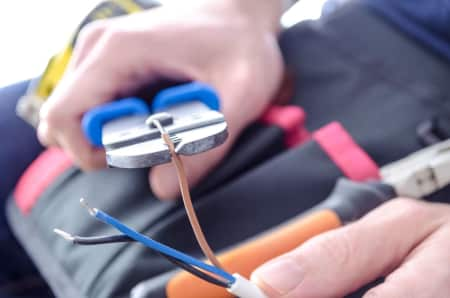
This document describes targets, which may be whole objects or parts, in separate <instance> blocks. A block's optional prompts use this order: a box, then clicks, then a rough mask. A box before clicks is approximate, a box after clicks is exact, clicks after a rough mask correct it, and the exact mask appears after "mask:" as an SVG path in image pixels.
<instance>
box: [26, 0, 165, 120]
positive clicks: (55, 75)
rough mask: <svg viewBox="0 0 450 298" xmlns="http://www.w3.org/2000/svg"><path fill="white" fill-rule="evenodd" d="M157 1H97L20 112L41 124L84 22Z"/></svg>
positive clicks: (34, 84)
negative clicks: (44, 108)
mask: <svg viewBox="0 0 450 298" xmlns="http://www.w3.org/2000/svg"><path fill="white" fill-rule="evenodd" d="M158 5H159V3H158V2H156V1H153V0H147V1H145V0H110V1H104V2H101V3H100V4H98V5H97V6H96V7H95V8H94V9H93V10H92V11H91V12H90V13H89V14H88V15H87V16H86V17H85V18H84V20H83V21H82V22H81V23H80V25H79V26H78V28H77V30H76V31H75V34H74V35H73V37H72V38H71V40H70V42H69V43H68V45H67V46H66V47H65V48H64V49H63V50H62V51H61V52H60V53H58V54H56V55H55V56H53V57H52V58H51V59H50V61H49V62H48V64H47V67H46V68H45V71H44V73H43V74H42V75H41V77H40V78H39V79H36V80H34V81H33V82H32V83H31V84H30V87H29V89H28V91H27V93H26V95H25V96H23V97H22V98H21V99H20V100H19V102H18V104H17V114H18V115H19V116H20V117H21V118H23V119H24V120H25V121H27V122H28V123H30V124H31V125H33V126H36V125H37V124H38V121H39V110H40V108H41V106H42V104H43V103H44V101H45V100H46V99H47V97H49V96H50V94H51V93H52V91H53V89H54V88H55V86H56V85H57V84H58V82H59V80H60V79H61V78H62V76H63V75H64V72H65V70H66V67H67V65H68V63H69V61H70V58H71V56H72V50H73V48H74V46H75V44H76V41H77V37H78V34H79V33H80V31H81V29H83V27H84V26H86V25H87V24H89V23H91V22H93V21H95V20H100V19H108V18H113V17H117V16H122V15H127V14H131V13H135V12H139V11H143V10H146V9H150V8H153V7H155V6H158Z"/></svg>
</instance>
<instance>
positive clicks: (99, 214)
mask: <svg viewBox="0 0 450 298" xmlns="http://www.w3.org/2000/svg"><path fill="white" fill-rule="evenodd" d="M95 217H96V218H97V219H99V220H101V221H103V222H104V223H106V224H109V225H111V226H113V227H115V228H116V229H117V230H119V231H121V232H122V233H124V234H126V235H128V236H129V237H130V238H133V239H134V240H136V241H138V242H141V243H142V244H144V245H145V246H148V247H150V248H152V249H154V250H156V251H159V252H161V253H163V254H166V255H169V256H171V257H173V258H175V259H177V260H179V261H181V262H184V263H187V264H190V265H193V266H195V267H198V268H200V269H203V270H205V271H208V272H210V273H213V274H215V275H217V276H220V277H222V278H224V279H225V280H227V281H229V282H230V284H233V283H234V282H235V281H236V278H235V277H234V276H233V275H231V274H229V273H228V272H225V271H223V270H222V269H220V268H217V267H215V266H211V265H209V264H206V263H203V262H201V261H199V260H197V259H195V258H193V257H191V256H189V255H187V254H184V253H182V252H180V251H178V250H176V249H173V248H171V247H169V246H166V245H164V244H162V243H159V242H157V241H155V240H153V239H151V238H149V237H147V236H145V235H142V234H140V233H138V232H136V231H134V230H133V229H131V228H129V227H127V226H126V225H124V224H123V223H121V222H120V221H119V220H117V219H115V218H114V217H112V216H110V215H108V214H107V213H105V212H103V211H101V210H98V209H96V212H95Z"/></svg>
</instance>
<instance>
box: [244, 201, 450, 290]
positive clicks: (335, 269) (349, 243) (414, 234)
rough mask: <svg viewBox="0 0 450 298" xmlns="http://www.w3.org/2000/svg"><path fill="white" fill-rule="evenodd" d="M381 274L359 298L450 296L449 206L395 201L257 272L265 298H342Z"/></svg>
mask: <svg viewBox="0 0 450 298" xmlns="http://www.w3.org/2000/svg"><path fill="white" fill-rule="evenodd" d="M378 277H386V279H385V281H384V282H383V283H382V284H380V285H378V286H376V287H374V288H373V289H371V290H369V291H368V292H367V293H366V294H365V296H364V298H369V297H370V298H375V297H383V298H400V297H408V298H414V297H417V298H419V297H420V298H427V297H430V298H432V297H449V296H450V206H448V205H446V204H437V203H425V202H420V201H415V200H410V199H396V200H394V201H391V202H389V203H386V204H384V205H382V206H381V207H379V208H378V209H376V210H374V211H372V212H371V213H369V214H368V215H366V216H365V217H363V218H362V219H361V220H359V221H357V222H355V223H352V224H350V225H348V226H345V227H343V228H340V229H337V230H334V231H330V232H327V233H325V234H322V235H319V236H317V237H315V238H313V239H311V240H310V241H308V242H306V243H305V244H304V245H302V246H300V247H299V248H297V249H295V250H293V251H291V252H289V253H287V254H285V255H282V256H280V257H278V258H276V259H274V260H272V261H270V262H268V263H266V264H264V265H263V266H262V267H260V268H258V269H257V270H256V271H255V272H254V273H253V275H252V280H253V281H254V282H256V283H258V284H259V285H260V286H261V288H262V289H264V290H265V291H266V292H267V293H268V295H269V297H298V298H310V297H321V298H323V297H343V296H345V295H347V294H350V293H352V292H353V291H355V290H357V289H359V288H360V287H362V286H364V285H366V284H368V283H369V282H371V281H374V280H375V279H377V278H378Z"/></svg>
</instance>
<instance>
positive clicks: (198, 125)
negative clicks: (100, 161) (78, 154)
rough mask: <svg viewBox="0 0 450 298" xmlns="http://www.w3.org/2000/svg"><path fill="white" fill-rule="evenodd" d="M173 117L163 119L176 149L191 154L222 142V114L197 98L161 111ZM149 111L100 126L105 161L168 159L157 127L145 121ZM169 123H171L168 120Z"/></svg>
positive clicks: (126, 163)
mask: <svg viewBox="0 0 450 298" xmlns="http://www.w3.org/2000/svg"><path fill="white" fill-rule="evenodd" d="M164 114H165V115H164V117H165V118H164V119H167V115H169V116H171V117H172V121H168V122H163V125H164V123H165V124H166V125H164V129H165V130H166V131H167V132H168V133H169V135H170V137H171V139H172V141H173V143H174V145H175V151H176V152H177V153H178V154H181V155H194V154H198V153H201V152H205V151H208V150H210V149H212V148H215V147H217V146H219V145H221V144H222V143H224V142H225V140H226V138H227V136H228V132H227V124H226V122H225V119H224V116H223V115H222V114H221V113H220V112H217V111H214V110H211V109H209V108H208V107H206V106H205V105H204V104H202V103H200V102H195V101H193V102H188V103H184V104H180V105H176V106H173V107H171V108H169V109H167V110H165V111H164ZM149 116H150V115H139V116H129V117H123V118H120V119H117V120H114V121H111V122H108V123H107V124H105V125H104V126H103V130H102V143H103V145H104V147H105V150H106V159H107V162H108V165H109V166H111V167H118V168H146V167H152V166H155V165H159V164H163V163H167V162H170V160H171V155H170V151H169V149H168V147H167V145H166V144H165V142H164V141H163V139H162V138H161V133H160V131H159V130H158V129H157V128H156V127H154V126H152V125H151V123H146V120H147V118H148V117H149ZM167 123H170V124H167Z"/></svg>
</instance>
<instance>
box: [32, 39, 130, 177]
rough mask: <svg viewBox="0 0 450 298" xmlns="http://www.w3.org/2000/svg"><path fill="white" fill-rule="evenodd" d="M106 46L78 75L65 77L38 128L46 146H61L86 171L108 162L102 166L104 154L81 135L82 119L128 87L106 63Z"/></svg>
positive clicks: (84, 64) (43, 112) (45, 108)
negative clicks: (118, 91) (88, 112)
mask: <svg viewBox="0 0 450 298" xmlns="http://www.w3.org/2000/svg"><path fill="white" fill-rule="evenodd" d="M104 43H105V41H103V43H102V42H99V43H98V44H97V45H96V46H95V48H94V50H93V51H92V52H91V53H90V55H89V56H88V57H87V58H86V59H85V60H84V61H83V63H81V64H80V66H79V67H78V68H77V69H76V70H75V71H73V72H71V73H68V74H66V75H65V76H64V78H63V79H62V81H61V82H60V84H59V85H58V87H57V88H56V89H55V90H54V92H53V94H52V95H51V97H50V98H49V99H48V101H47V102H46V104H45V105H44V108H43V110H42V113H41V124H40V125H39V128H38V136H39V138H40V140H41V142H42V143H44V144H46V145H53V144H59V145H60V146H61V147H62V148H63V149H64V150H65V151H66V152H67V153H69V155H70V156H71V157H72V159H73V160H74V161H75V162H76V163H77V164H78V165H79V166H80V167H82V168H83V169H93V168H98V167H99V166H100V165H101V164H104V162H100V159H101V156H102V153H99V152H97V150H94V149H93V148H92V147H91V146H90V144H89V143H88V142H87V140H86V138H85V136H84V135H83V133H82V132H81V124H80V119H81V117H82V116H83V115H84V113H85V112H87V111H88V110H89V109H90V108H91V107H93V106H95V105H97V104H100V103H103V102H106V101H108V100H111V99H113V98H114V93H115V91H116V90H118V89H117V88H121V87H122V85H124V84H123V82H121V81H120V79H119V78H118V76H117V75H116V74H117V72H114V71H110V69H109V67H110V66H109V65H110V63H108V61H105V60H103V59H108V57H106V58H105V56H107V55H106V54H104V53H103V48H102V47H101V46H102V44H103V45H104ZM98 78H101V79H98ZM74 138H75V139H74ZM91 155H92V156H91Z"/></svg>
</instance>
